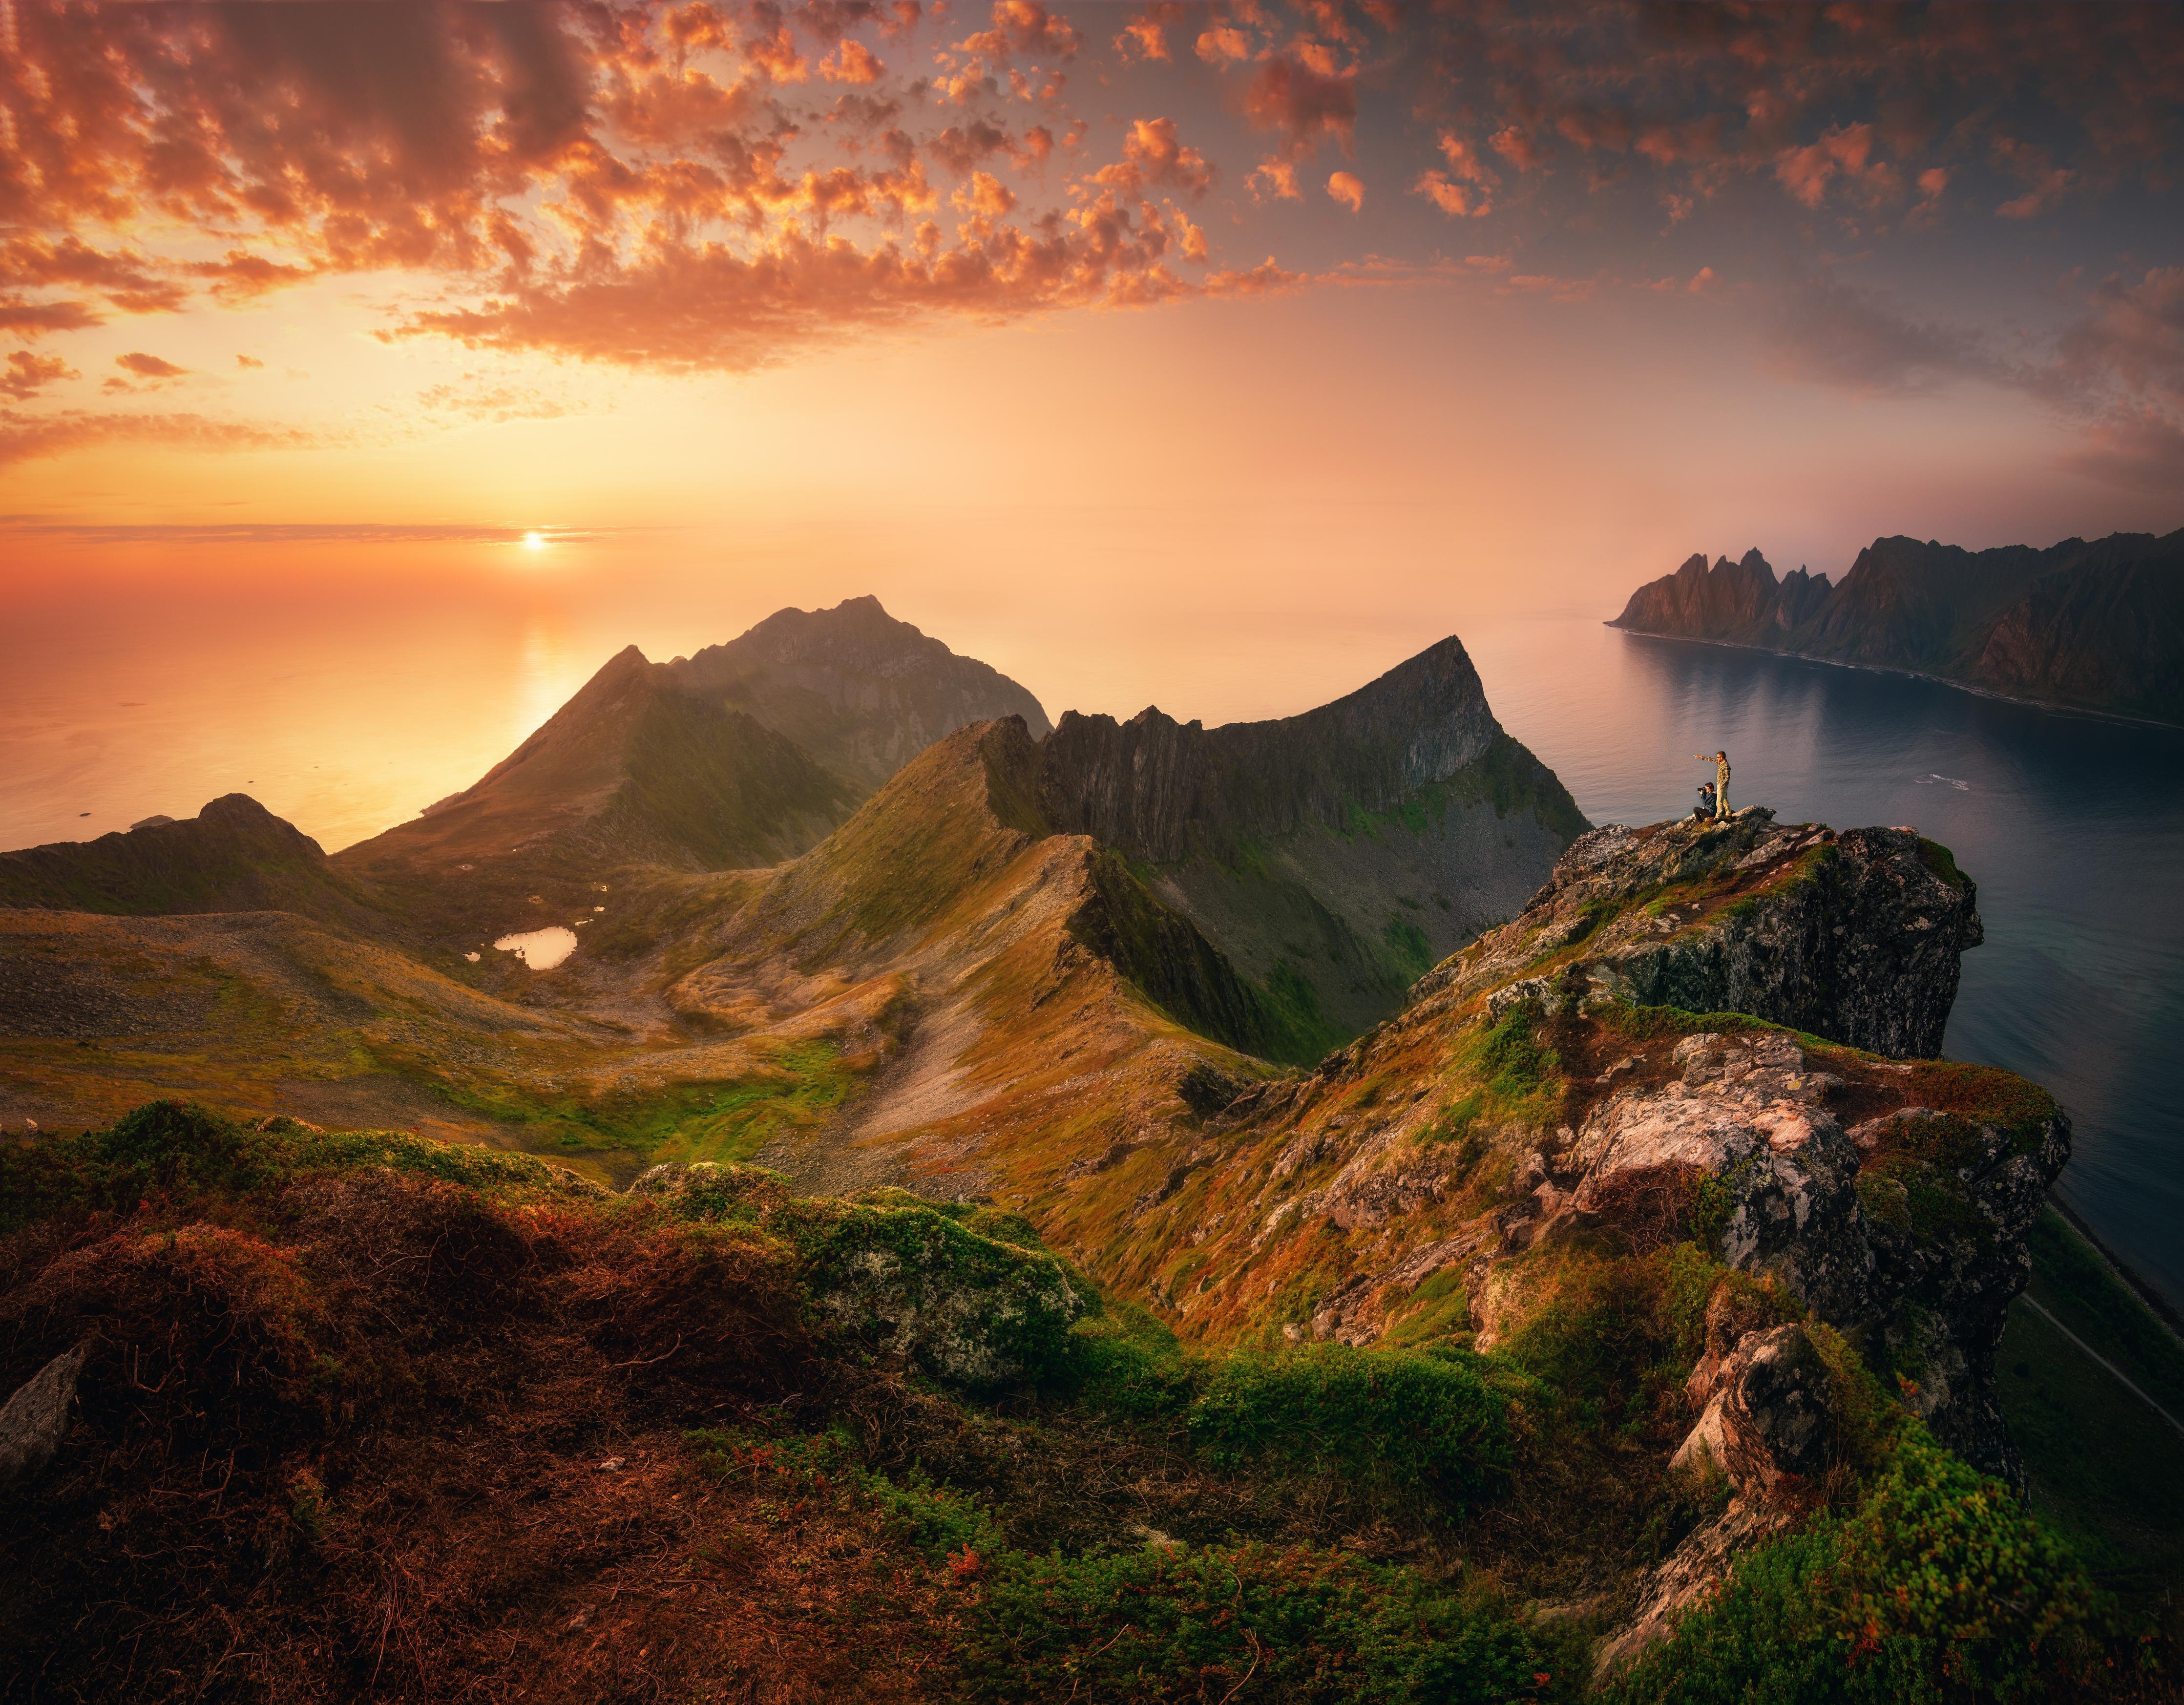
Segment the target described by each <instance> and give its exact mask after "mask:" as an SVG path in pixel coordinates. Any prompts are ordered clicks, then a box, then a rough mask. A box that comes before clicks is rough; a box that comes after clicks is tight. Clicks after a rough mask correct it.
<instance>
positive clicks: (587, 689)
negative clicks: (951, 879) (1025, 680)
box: [339, 598, 1045, 928]
mask: <svg viewBox="0 0 2184 1705" xmlns="http://www.w3.org/2000/svg"><path fill="white" fill-rule="evenodd" d="M1011 715H1028V716H1029V717H1030V718H1034V719H1036V722H1037V724H1038V726H1039V727H1040V728H1041V729H1042V730H1044V728H1045V714H1044V713H1043V712H1042V711H1041V710H1039V703H1038V701H1037V700H1036V699H1034V698H1033V697H1032V696H1031V694H1028V692H1026V691H1025V690H1024V689H1023V688H1021V687H1019V686H1017V683H1014V682H1013V681H1011V680H1009V679H1008V678H1007V677H1006V676H1004V675H1001V674H1000V673H999V672H998V671H995V670H993V669H991V668H989V667H988V666H986V665H985V664H983V663H979V662H977V661H975V660H972V659H970V658H967V657H958V656H956V655H955V653H953V652H951V651H950V650H949V649H948V648H947V647H946V646H945V645H943V644H941V643H940V642H939V640H937V639H931V638H927V637H926V636H925V635H924V634H922V633H920V632H918V630H917V628H915V627H911V625H910V624H909V623H907V622H903V621H896V620H895V619H894V617H892V616H889V614H888V613H887V612H886V611H885V610H883V609H882V608H881V607H880V605H879V602H878V600H877V599H871V598H862V599H851V600H850V601H849V602H847V603H844V604H842V605H838V606H836V607H835V608H834V609H833V610H782V611H779V612H778V613H777V614H775V615H773V616H769V617H767V618H766V621H762V622H760V624H759V625H758V626H757V627H754V628H752V629H751V630H750V632H748V633H746V634H744V636H743V637H742V638H739V639H737V640H734V641H732V642H731V643H729V644H726V645H720V646H713V647H710V648H709V649H706V650H705V651H701V652H699V654H698V655H697V656H695V657H694V658H690V659H688V660H681V659H678V660H677V661H675V662H673V663H670V664H656V663H652V662H649V661H647V660H646V659H645V657H644V655H643V653H642V652H640V651H639V650H638V649H637V648H636V647H635V646H633V645H632V646H630V647H628V648H627V649H625V650H623V651H621V652H620V653H619V654H617V655H616V656H615V657H613V658H611V659H610V660H609V661H608V662H607V663H606V665H605V666H604V667H602V668H601V669H600V671H599V673H598V674H597V675H595V676H593V677H592V679H591V680H590V681H589V682H588V683H585V685H584V688H583V689H582V691H581V692H579V693H578V694H577V696H576V697H575V698H573V699H571V700H570V701H569V702H568V703H567V704H566V705H563V706H562V707H561V709H560V710H559V711H557V712H556V713H555V714H554V716H553V717H552V718H551V719H550V720H549V722H547V723H546V724H545V725H544V726H543V727H541V728H540V729H539V730H538V733H535V734H533V735H532V737H531V738H529V739H527V740H526V741H525V742H524V743H523V744H522V745H521V746H520V747H518V748H517V749H515V752H513V753H512V754H510V755H509V757H508V758H506V759H505V760H504V761H502V762H501V763H499V764H498V765H496V766H494V767H493V770H492V771H491V772H488V773H487V775H486V776H485V777H482V779H481V780H480V781H479V782H478V783H476V785H475V786H473V787H471V788H467V789H466V790H465V791H464V792H462V793H460V794H456V795H454V797H453V798H452V799H448V800H442V801H441V802H440V803H439V804H437V805H434V806H432V808H431V809H430V810H429V811H426V813H425V815H423V816H421V817H419V818H417V819H415V821H413V822H408V823H404V824H402V825H400V826H399V827H396V828H393V829H390V830H388V831H387V833H385V834H382V835H379V836H377V837H376V838H374V839H371V840H369V841H365V842H363V843H361V844H359V845H357V846H354V847H350V848H348V849H346V850H343V852H342V853H341V854H340V855H339V861H340V863H341V864H342V865H343V866H344V867H345V868H348V869H352V870H354V871H356V872H359V874H362V875H365V876H367V877H369V878H370V879H371V880H373V881H375V882H378V883H393V884H394V885H395V886H396V887H398V888H399V889H403V890H404V904H405V906H408V907H409V908H411V909H412V910H413V915H414V912H415V908H419V907H421V908H422V911H423V913H424V914H425V915H426V916H429V917H433V918H436V919H437V918H439V917H440V915H441V914H442V913H443V911H445V910H446V908H445V906H443V905H442V904H441V900H442V898H443V896H441V895H440V894H439V893H438V890H437V888H435V887H434V886H433V885H434V884H437V883H444V882H446V881H448V880H449V879H451V878H453V877H454V875H456V874H465V875H470V876H471V881H470V883H468V886H469V887H470V888H471V889H477V890H486V889H491V887H492V886H493V881H494V880H495V878H496V874H498V876H500V877H505V878H510V879H512V880H514V881H515V883H516V884H517V885H518V886H521V887H522V888H524V889H526V890H530V889H537V890H538V891H539V892H540V893H542V894H545V895H546V896H547V898H546V899H544V900H540V901H538V902H536V903H537V904H540V905H564V904H572V903H573V902H574V900H575V899H576V896H577V893H578V892H579V891H580V890H582V889H586V888H588V885H589V884H590V883H592V882H593V879H594V878H598V877H599V876H602V875H604V874H606V873H607V872H610V870H612V869H614V868H617V867H619V866H626V865H636V864H643V865H659V866H667V867H669V868H672V869H682V870H732V869H744V868H749V867H753V866H765V865H771V864H776V863H778V862H779V861H782V860H783V859H787V858H793V857H794V856H795V855H797V854H799V853H800V852H803V851H805V850H806V849H808V848H810V847H811V846H812V845H814V844H816V843H817V842H818V841H819V840H820V839H822V838H823V837H824V836H825V835H827V833H829V832H830V831H832V830H833V828H834V827H836V826H837V825H838V824H839V823H841V822H843V821H844V819H846V818H847V817H848V816H849V815H850V813H851V812H852V811H855V809H856V808H857V806H858V805H859V804H861V802H862V801H863V800H865V799H866V798H867V797H868V796H869V795H870V794H871V793H872V790H873V789H874V788H877V786H879V785H880V784H881V783H883V782H884V781H885V780H886V779H887V778H888V777H889V776H890V775H892V774H893V773H894V772H895V770H896V769H898V768H900V766H901V765H902V764H903V763H905V761H908V760H909V759H911V757H914V756H915V755H917V753H919V752H921V751H922V750H923V749H925V748H926V747H927V746H928V745H929V744H932V743H933V741H934V740H935V739H938V738H941V737H942V736H944V735H945V734H947V733H950V732H952V731H953V730H955V729H956V728H959V727H963V726H965V725H966V724H967V723H971V722H983V721H986V720H989V719H990V718H992V717H995V716H1011ZM511 861H515V862H514V863H513V864H511ZM474 872H484V873H485V874H483V875H476V874H472V873H474ZM419 883H424V884H426V887H425V889H422V890H420V889H419V888H418V884H419ZM532 903H533V902H531V901H530V900H529V899H528V894H526V895H525V896H524V897H523V904H524V905H529V904H532ZM499 916H500V921H501V922H506V923H510V924H511V925H513V924H526V925H527V923H528V922H530V921H531V920H530V918H529V916H528V914H527V913H524V912H522V911H521V907H518V908H517V909H516V910H515V911H514V912H510V911H508V909H507V907H505V906H504V907H503V908H502V912H501V914H500V915H499ZM447 922H448V927H452V920H448V921H447ZM434 927H436V928H437V927H439V926H438V925H437V924H436V925H435V926H434Z"/></svg>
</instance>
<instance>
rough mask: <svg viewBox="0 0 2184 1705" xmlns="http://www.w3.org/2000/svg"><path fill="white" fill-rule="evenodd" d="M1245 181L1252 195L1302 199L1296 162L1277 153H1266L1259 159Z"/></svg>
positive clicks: (1302, 194)
mask: <svg viewBox="0 0 2184 1705" xmlns="http://www.w3.org/2000/svg"><path fill="white" fill-rule="evenodd" d="M1247 181H1248V182H1249V184H1250V186H1251V193H1252V195H1253V196H1255V197H1257V198H1261V199H1264V198H1265V197H1268V196H1271V197H1273V198H1274V199H1275V200H1276V201H1301V200H1303V199H1304V192H1303V191H1302V190H1301V189H1299V188H1298V187H1297V169H1296V163H1295V161H1294V160H1285V159H1282V158H1281V156H1280V155H1279V154H1268V156H1267V157H1266V159H1262V160H1261V161H1260V162H1259V164H1258V165H1257V167H1256V169H1254V170H1253V171H1252V173H1251V177H1250V178H1249V179H1248V180H1247ZM1262 186H1263V190H1262Z"/></svg>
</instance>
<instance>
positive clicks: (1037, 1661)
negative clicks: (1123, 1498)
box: [690, 1432, 1554, 1705]
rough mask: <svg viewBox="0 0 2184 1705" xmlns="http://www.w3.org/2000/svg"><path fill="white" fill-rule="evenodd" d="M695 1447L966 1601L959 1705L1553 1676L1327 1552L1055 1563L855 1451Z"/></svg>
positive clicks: (1462, 1620) (712, 1462) (1452, 1603)
mask: <svg viewBox="0 0 2184 1705" xmlns="http://www.w3.org/2000/svg"><path fill="white" fill-rule="evenodd" d="M690 1440H691V1442H692V1444H693V1445H694V1446H696V1447H697V1449H698V1451H699V1459H700V1461H701V1463H703V1464H704V1465H705V1468H707V1469H708V1470H709V1471H710V1472H711V1473H712V1474H716V1476H719V1477H721V1478H724V1479H725V1478H727V1477H730V1476H737V1475H750V1476H755V1477H760V1478H764V1477H773V1478H775V1479H779V1480H783V1481H786V1482H788V1484H789V1485H792V1486H794V1487H795V1488H796V1489H797V1490H799V1492H800V1493H802V1494H803V1495H804V1496H819V1497H822V1498H832V1499H835V1500H839V1501H844V1502H855V1503H860V1504H862V1505H864V1506H866V1507H867V1508H869V1509H871V1510H872V1512H873V1513H875V1514H877V1515H878V1516H879V1517H880V1518H882V1519H883V1521H884V1522H885V1523H886V1524H887V1525H888V1527H889V1528H890V1529H892V1531H893V1533H894V1536H895V1537H896V1539H897V1540H899V1541H900V1542H901V1543H903V1544H904V1545H905V1546H909V1547H911V1548H912V1549H914V1550H915V1551H917V1552H920V1553H922V1556H923V1557H924V1558H925V1560H926V1562H927V1563H928V1566H930V1567H933V1568H935V1569H944V1570H945V1571H946V1578H947V1579H949V1580H950V1581H951V1582H952V1584H953V1585H955V1587H956V1589H957V1590H958V1591H960V1593H961V1610H960V1611H959V1612H958V1613H957V1615H956V1619H955V1621H954V1624H953V1627H954V1630H955V1641H956V1654H955V1655H956V1663H957V1665H958V1675H957V1678H956V1685H954V1687H953V1688H952V1689H951V1690H950V1697H957V1698H963V1699H974V1700H990V1701H1000V1700H1049V1699H1056V1700H1058V1699H1067V1698H1078V1699H1086V1700H1100V1699H1110V1700H1112V1699H1128V1700H1143V1701H1148V1702H1151V1701H1170V1700H1173V1701H1184V1700H1191V1701H1202V1702H1205V1705H1217V1702H1221V1701H1225V1700H1228V1699H1230V1698H1234V1697H1237V1696H1238V1695H1239V1694H1240V1692H1241V1691H1242V1690H1243V1689H1244V1688H1245V1686H1246V1685H1247V1684H1248V1685H1251V1688H1252V1690H1253V1693H1254V1695H1255V1696H1256V1697H1266V1698H1278V1699H1284V1700H1290V1701H1296V1702H1327V1705H1334V1702H1336V1701H1343V1702H1353V1701H1355V1702H1383V1705H1429V1702H1430V1705H1474V1702H1476V1705H1490V1702H1493V1705H1502V1702H1511V1701H1518V1700H1525V1699H1534V1698H1538V1697H1542V1695H1543V1694H1544V1692H1545V1691H1546V1689H1548V1688H1549V1687H1551V1686H1552V1684H1553V1681H1554V1676H1553V1674H1552V1670H1551V1669H1550V1668H1549V1661H1548V1659H1547V1658H1546V1656H1545V1651H1546V1647H1545V1646H1544V1645H1543V1643H1542V1642H1541V1640H1540V1638H1539V1636H1538V1635H1535V1633H1534V1631H1533V1630H1531V1629H1529V1627H1527V1626H1526V1625H1525V1624H1523V1623H1521V1622H1519V1621H1518V1620H1517V1619H1515V1618H1514V1617H1513V1616H1511V1615H1510V1614H1509V1613H1507V1611H1506V1610H1505V1609H1503V1608H1502V1607H1500V1606H1499V1605H1497V1604H1496V1603H1493V1602H1490V1601H1488V1600H1486V1599H1485V1598H1484V1597H1482V1596H1472V1597H1468V1598H1467V1597H1465V1596H1460V1595H1457V1594H1454V1593H1451V1592H1448V1591H1440V1590H1436V1589H1434V1588H1431V1587H1429V1586H1427V1585H1425V1584H1424V1583H1423V1582H1422V1581H1420V1580H1418V1577H1417V1576H1416V1575H1414V1574H1411V1573H1410V1572H1408V1571H1406V1570H1402V1569H1397V1568H1384V1567H1380V1566H1378V1565H1375V1564H1373V1563H1367V1562H1364V1561H1362V1560H1361V1559H1359V1558H1357V1557H1352V1556H1348V1555H1345V1554H1341V1553H1338V1552H1328V1551H1324V1550H1321V1549H1318V1548H1317V1547H1311V1546H1289V1547H1275V1546H1263V1545H1254V1544H1245V1545H1239V1546H1225V1545H1224V1546H1204V1547H1187V1546H1180V1545H1176V1544H1173V1543H1172V1542H1171V1543H1167V1544H1162V1545H1156V1546H1147V1547H1146V1548H1145V1549H1142V1550H1134V1551H1128V1552H1106V1553H1099V1554H1089V1555H1081V1556H1075V1557H1070V1556H1065V1555H1063V1554H1061V1552H1050V1553H1047V1554H1045V1555H1044V1556H1040V1555H1034V1554H1031V1553H1028V1552H1022V1551H1020V1550H1017V1549H1016V1548H1014V1547H1012V1546H1010V1545H1008V1544H1007V1543H1006V1541H1005V1540H1004V1539H1003V1537H1002V1535H1001V1532H1000V1527H999V1525H998V1524H996V1523H995V1521H994V1520H993V1519H992V1518H991V1517H989V1515H988V1514H987V1513H985V1512H984V1511H983V1509H982V1508H981V1507H979V1506H978V1504H977V1503H976V1502H973V1501H972V1500H971V1499H969V1498H967V1497H966V1496H963V1495H962V1494H961V1493H959V1492H956V1491H953V1490H949V1489H947V1488H944V1487H941V1486H937V1485H933V1484H932V1483H931V1482H930V1481H928V1480H925V1479H922V1478H920V1477H916V1476H912V1477H911V1478H909V1479H905V1480H903V1481H897V1480H894V1479H889V1477H887V1476H885V1475H883V1474H876V1473H874V1472H872V1471H871V1470H869V1469H867V1468H863V1467H861V1465H860V1464H859V1463H858V1460H857V1456H856V1451H855V1445H854V1443H853V1442H852V1441H851V1440H850V1438H849V1437H848V1435H845V1434H842V1433H832V1434H827V1435H811V1436H802V1437H797V1436H790V1437H783V1438H769V1437H764V1436H760V1435H752V1434H745V1433H734V1432H709V1433H699V1434H693V1435H690Z"/></svg>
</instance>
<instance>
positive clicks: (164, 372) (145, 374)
mask: <svg viewBox="0 0 2184 1705" xmlns="http://www.w3.org/2000/svg"><path fill="white" fill-rule="evenodd" d="M114 365H115V366H117V367H119V368H120V369H121V371H123V372H125V373H134V374H135V375H136V376H137V377H138V378H140V379H179V378H181V376H183V375H184V374H186V373H187V372H188V371H189V369H188V368H187V367H177V366H176V365H175V364H174V363H173V362H171V361H163V360H161V359H159V357H158V356H157V355H147V354H144V352H143V351H142V350H141V349H138V350H132V351H131V353H130V354H126V355H116V356H115V357H114Z"/></svg>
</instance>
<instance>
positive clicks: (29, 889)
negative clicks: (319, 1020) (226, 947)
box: [0, 794, 375, 923]
mask: <svg viewBox="0 0 2184 1705" xmlns="http://www.w3.org/2000/svg"><path fill="white" fill-rule="evenodd" d="M0 905H8V906H25V907H31V908H36V909H39V910H43V911H88V912H99V913H104V914H106V915H108V916H109V917H112V916H130V915H134V916H144V915H148V914H154V913H165V914H203V913H208V912H224V911H294V912H301V913H303V914H304V916H306V917H316V918H320V919H321V920H325V921H330V922H346V923H359V922H374V921H375V920H373V919H372V917H371V915H370V911H369V909H368V908H367V906H366V905H365V904H364V903H363V902H362V900H361V899H360V897H359V894H358V893H357V892H356V890H355V889H354V885H353V884H351V883H348V882H346V881H344V880H343V878H341V877H340V876H339V875H338V874H337V872H335V871H334V870H333V869H332V868H331V866H329V865H328V863H327V860H326V854H325V853H324V852H323V851H321V850H320V847H319V844H318V843H317V842H316V841H315V840H313V839H311V838H310V837H309V835H307V834H304V833H303V832H302V831H301V830H299V829H298V828H297V827H295V826H294V825H293V824H292V823H289V822H285V821H283V820H282V819H281V818H279V817H276V816H274V815H273V814H272V813H271V812H270V811H267V810H266V809H265V806H263V805H259V803H258V801H257V800H253V799H252V798H251V797H250V796H249V795H248V794H226V795H224V796H223V797H221V798H220V799H217V800H213V801H211V802H210V803H209V805H206V806H205V807H204V809H203V811H199V812H198V815H197V816H194V817H191V818H189V819H187V820H186V821H184V822H174V821H173V820H171V819H164V820H161V821H159V822H146V823H144V824H142V825H140V826H139V827H136V828H132V829H131V830H129V831H127V832H126V833H114V834H104V835H101V836H99V837H98V839H96V840H91V841H56V842H53V843H52V844H49V845H46V846H36V847H25V848H24V849H22V850H20V851H16V852H0Z"/></svg>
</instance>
